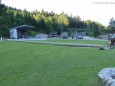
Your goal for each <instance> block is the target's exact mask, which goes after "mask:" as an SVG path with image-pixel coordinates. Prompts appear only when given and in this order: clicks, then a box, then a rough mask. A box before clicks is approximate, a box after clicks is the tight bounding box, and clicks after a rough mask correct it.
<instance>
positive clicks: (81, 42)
mask: <svg viewBox="0 0 115 86" xmlns="http://www.w3.org/2000/svg"><path fill="white" fill-rule="evenodd" d="M37 42H58V43H73V44H99V45H104V46H107V44H108V41H97V40H42V41H37Z"/></svg>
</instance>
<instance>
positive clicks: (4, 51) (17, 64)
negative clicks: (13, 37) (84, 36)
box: [0, 41, 115, 86]
mask: <svg viewBox="0 0 115 86" xmlns="http://www.w3.org/2000/svg"><path fill="white" fill-rule="evenodd" d="M68 42H69V41H68ZM82 42H83V41H82ZM101 44H102V43H101ZM114 56H115V50H98V49H96V48H79V47H66V46H55V45H40V44H34V43H22V42H8V41H5V42H0V86H101V83H100V81H99V78H98V76H97V74H98V72H99V71H100V70H101V69H102V68H106V67H114V66H115V58H114Z"/></svg>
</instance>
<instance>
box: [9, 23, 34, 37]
mask: <svg viewBox="0 0 115 86" xmlns="http://www.w3.org/2000/svg"><path fill="white" fill-rule="evenodd" d="M34 28H35V27H34V26H30V25H21V26H17V27H14V28H11V29H10V38H11V39H20V38H27V35H28V34H27V31H28V30H30V29H34Z"/></svg>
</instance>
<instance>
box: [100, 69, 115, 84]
mask: <svg viewBox="0 0 115 86" xmlns="http://www.w3.org/2000/svg"><path fill="white" fill-rule="evenodd" d="M98 76H99V78H100V79H101V80H102V83H103V85H104V86H115V68H104V69H102V70H101V71H99V73H98Z"/></svg>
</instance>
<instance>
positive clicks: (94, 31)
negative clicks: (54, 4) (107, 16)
mask: <svg viewBox="0 0 115 86" xmlns="http://www.w3.org/2000/svg"><path fill="white" fill-rule="evenodd" d="M113 21H114V19H112V20H111V22H112V23H113ZM112 23H110V25H109V26H108V27H109V28H106V27H105V26H103V25H102V24H100V23H99V22H95V21H91V20H85V21H83V20H81V18H80V17H79V16H78V15H77V16H72V15H71V16H69V15H67V14H66V13H64V12H62V13H60V14H57V13H55V12H53V11H51V12H47V11H44V10H41V11H38V10H35V11H32V12H29V11H27V10H26V9H25V10H20V9H16V8H13V7H8V6H5V5H4V4H1V5H0V36H4V37H9V30H10V28H13V27H16V26H20V25H26V24H27V25H32V26H35V27H36V28H35V32H36V33H47V34H49V33H50V32H57V33H58V35H60V34H61V31H62V32H63V31H68V32H69V33H72V32H75V31H78V32H82V31H85V32H86V35H89V36H94V37H97V36H98V35H101V34H106V33H107V32H109V31H110V28H111V27H110V26H111V24H112ZM112 28H114V27H112Z"/></svg>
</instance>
